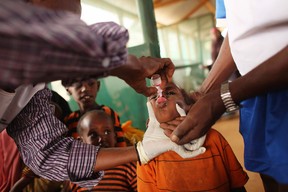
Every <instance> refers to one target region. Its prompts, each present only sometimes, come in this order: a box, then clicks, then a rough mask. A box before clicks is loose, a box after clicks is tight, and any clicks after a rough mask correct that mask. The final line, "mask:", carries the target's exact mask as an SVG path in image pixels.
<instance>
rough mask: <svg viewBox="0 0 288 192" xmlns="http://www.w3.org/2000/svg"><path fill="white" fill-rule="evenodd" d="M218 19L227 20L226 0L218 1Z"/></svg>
mask: <svg viewBox="0 0 288 192" xmlns="http://www.w3.org/2000/svg"><path fill="white" fill-rule="evenodd" d="M215 16H216V18H217V19H225V18H226V9H225V5H224V0H216V14H215Z"/></svg>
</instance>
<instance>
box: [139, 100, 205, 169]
mask: <svg viewBox="0 0 288 192" xmlns="http://www.w3.org/2000/svg"><path fill="white" fill-rule="evenodd" d="M176 108H177V111H178V113H179V114H180V115H185V112H184V110H183V109H181V108H180V107H179V106H178V105H176ZM147 109H148V114H149V123H148V128H147V130H146V131H145V134H144V138H143V141H142V142H139V143H138V144H137V150H138V154H139V158H140V161H141V163H142V164H145V163H147V162H148V161H150V160H151V159H153V158H154V157H156V156H158V155H160V154H162V153H164V152H166V151H174V152H176V153H177V154H178V155H180V156H181V157H182V158H191V157H195V156H197V155H200V154H202V153H204V152H205V151H206V148H205V147H202V145H203V143H204V141H205V136H203V137H202V138H201V139H197V140H194V141H191V142H190V141H189V142H188V143H187V144H186V146H185V145H184V146H183V145H177V144H176V143H174V142H172V141H171V140H170V139H169V138H168V137H167V136H165V134H164V133H163V130H162V129H161V128H160V124H159V122H158V121H157V119H156V117H155V115H154V112H153V109H152V106H151V103H150V102H147Z"/></svg>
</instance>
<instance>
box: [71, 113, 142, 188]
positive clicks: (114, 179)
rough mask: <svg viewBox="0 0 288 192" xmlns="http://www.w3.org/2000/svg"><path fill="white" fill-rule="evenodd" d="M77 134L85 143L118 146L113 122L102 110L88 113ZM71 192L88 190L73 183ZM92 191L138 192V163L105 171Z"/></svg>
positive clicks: (78, 127) (80, 121)
mask: <svg viewBox="0 0 288 192" xmlns="http://www.w3.org/2000/svg"><path fill="white" fill-rule="evenodd" d="M77 132H78V134H79V138H80V139H81V140H82V141H83V142H84V143H88V144H91V145H96V146H97V145H100V146H102V147H105V148H110V147H115V146H116V144H117V141H116V133H115V130H114V125H113V120H112V118H111V116H110V115H108V114H107V113H105V112H104V111H102V110H92V111H89V112H86V113H85V114H84V115H83V116H82V117H81V118H80V120H79V122H78V126H77ZM70 190H72V191H84V190H86V189H83V188H81V187H79V186H77V185H76V184H72V183H71V184H70ZM91 191H123V192H124V191H129V192H133V191H137V177H136V162H131V163H127V164H124V165H120V166H117V167H115V168H111V169H107V170H105V171H104V177H103V179H102V180H101V181H100V182H99V184H98V185H97V186H95V187H93V189H91Z"/></svg>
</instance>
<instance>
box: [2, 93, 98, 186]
mask: <svg viewBox="0 0 288 192" xmlns="http://www.w3.org/2000/svg"><path fill="white" fill-rule="evenodd" d="M50 96H51V95H50V91H49V90H48V89H44V90H41V91H39V92H38V93H36V94H35V95H34V97H33V98H32V99H31V100H30V102H29V103H28V104H27V105H26V106H25V108H23V109H22V111H21V112H20V113H19V114H18V115H17V117H16V118H15V119H14V120H13V121H12V122H11V124H10V125H9V126H8V127H7V133H8V134H9V135H10V136H11V137H12V138H13V139H14V141H15V142H16V144H17V146H18V149H19V152H20V154H21V157H22V158H23V161H24V163H25V164H26V165H27V166H29V167H30V168H31V170H32V171H33V172H34V173H36V174H37V175H40V176H41V177H43V178H46V179H50V180H56V181H63V180H67V179H69V180H71V181H72V182H75V183H78V184H79V185H81V186H86V184H88V185H87V186H86V187H89V186H90V185H93V184H97V182H98V181H99V179H101V174H102V173H95V172H94V171H93V167H94V164H95V162H96V156H97V153H98V150H99V147H96V146H93V145H88V144H84V143H83V142H81V141H79V140H75V139H73V138H69V137H65V135H66V132H67V128H66V127H65V125H64V124H62V123H61V122H60V121H59V120H58V119H57V118H56V117H54V116H53V114H52V111H50V110H49V99H50ZM83 180H89V182H87V183H85V182H84V181H83ZM81 181H83V183H81Z"/></svg>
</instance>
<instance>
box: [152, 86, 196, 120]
mask: <svg viewBox="0 0 288 192" xmlns="http://www.w3.org/2000/svg"><path fill="white" fill-rule="evenodd" d="M161 88H162V90H163V92H162V95H163V97H164V99H161V100H157V98H158V97H157V95H153V96H151V97H149V102H150V103H151V106H152V108H153V111H154V114H155V117H156V119H157V121H158V122H159V123H163V122H167V121H171V120H173V119H175V118H176V117H179V113H178V111H177V109H176V103H177V104H178V105H179V106H180V107H181V108H182V109H184V111H185V112H188V110H189V109H190V107H191V106H192V104H194V100H192V98H190V97H189V95H188V94H187V93H186V92H185V90H184V89H181V88H179V87H178V86H177V85H176V84H175V83H167V84H166V85H165V87H161Z"/></svg>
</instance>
